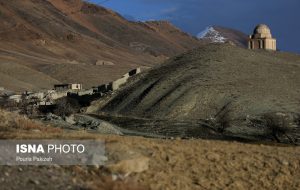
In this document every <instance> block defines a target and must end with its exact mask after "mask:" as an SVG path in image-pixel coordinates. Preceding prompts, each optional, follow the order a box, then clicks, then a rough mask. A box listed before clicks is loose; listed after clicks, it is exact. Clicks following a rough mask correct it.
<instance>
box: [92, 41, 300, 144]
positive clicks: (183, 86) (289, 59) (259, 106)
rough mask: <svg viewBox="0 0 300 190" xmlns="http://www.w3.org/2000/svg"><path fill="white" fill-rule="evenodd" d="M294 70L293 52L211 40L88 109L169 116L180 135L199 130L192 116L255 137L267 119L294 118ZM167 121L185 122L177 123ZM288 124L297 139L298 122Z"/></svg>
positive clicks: (297, 59) (297, 105)
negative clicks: (267, 49)
mask: <svg viewBox="0 0 300 190" xmlns="http://www.w3.org/2000/svg"><path fill="white" fill-rule="evenodd" d="M299 73H300V56H299V55H294V54H289V53H281V52H269V51H252V50H247V49H243V48H239V47H236V46H232V45H230V44H211V45H207V46H205V47H201V48H198V49H195V50H192V51H190V52H187V53H184V54H182V55H180V56H177V57H175V58H173V59H171V60H168V61H167V62H166V63H164V64H162V65H160V66H157V67H155V68H153V69H152V70H150V71H148V72H147V73H144V74H143V75H141V76H139V77H137V78H136V79H134V80H132V81H131V83H130V84H128V85H127V86H125V87H124V88H123V89H122V90H120V91H119V92H118V93H116V94H115V95H113V96H112V97H111V98H107V99H105V100H100V101H99V102H98V103H97V102H95V103H94V105H93V106H92V107H91V108H90V111H91V112H94V113H98V111H100V113H101V112H105V113H110V114H113V115H123V116H127V117H128V116H129V117H139V118H148V119H154V120H169V121H172V122H171V123H173V124H171V128H173V129H174V130H175V131H177V132H180V133H181V134H183V136H185V135H188V134H190V135H192V136H195V135H196V133H199V134H200V133H201V130H202V132H204V131H205V129H204V128H203V129H200V128H199V127H197V126H199V124H197V121H209V122H212V125H210V126H211V127H212V128H214V127H217V129H218V131H219V132H220V131H221V132H223V131H224V130H225V132H227V134H228V135H230V136H232V135H233V136H235V135H238V136H239V137H242V138H250V137H251V136H252V137H253V138H255V139H256V140H257V139H259V138H258V137H259V136H260V135H263V134H264V133H266V131H267V130H270V134H272V132H271V131H272V127H273V125H272V124H271V122H269V120H271V121H272V122H274V123H277V124H274V126H277V125H281V124H278V123H282V122H283V121H281V119H280V118H285V119H284V120H290V121H287V123H290V122H296V123H297V122H298V120H299V119H298V120H297V118H299V115H300V98H299V97H300V96H299V95H300V90H299V84H300V75H299ZM97 106H98V107H97ZM97 109H98V110H97ZM269 115H272V117H273V116H274V117H276V118H277V119H274V118H272V119H267V118H269ZM278 118H279V119H278ZM275 120H279V121H277V122H276V121H275ZM173 121H180V122H179V123H182V122H186V123H187V124H186V126H185V127H181V128H180V127H179V126H180V124H176V122H175V123H174V122H173ZM193 122H195V123H194V124H193ZM156 123H157V122H156ZM153 125H154V126H157V127H156V128H155V127H154V126H153V127H154V128H151V129H152V130H154V131H155V130H156V129H157V130H163V131H165V130H167V129H165V126H166V125H167V124H166V123H165V124H163V125H159V124H156V125H155V124H153ZM282 125H283V124H282ZM159 126H160V127H159ZM293 126H294V125H291V126H289V125H288V124H286V126H285V128H286V127H287V128H289V127H290V129H291V130H292V131H293V132H291V134H293V135H295V138H296V139H300V133H299V132H300V130H299V127H296V128H294V127H293ZM140 128H142V127H140ZM137 129H138V127H137ZM143 130H147V128H143ZM170 130H171V129H170ZM183 131H185V132H183ZM192 131H193V132H192ZM196 131H198V132H196ZM296 131H298V132H296ZM149 132H150V131H149ZM170 132H171V131H168V133H170ZM174 134H175V133H174ZM196 136H197V135H196ZM200 136H201V135H200Z"/></svg>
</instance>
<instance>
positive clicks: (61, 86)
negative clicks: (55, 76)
mask: <svg viewBox="0 0 300 190" xmlns="http://www.w3.org/2000/svg"><path fill="white" fill-rule="evenodd" d="M54 90H56V91H64V90H82V84H56V85H54Z"/></svg>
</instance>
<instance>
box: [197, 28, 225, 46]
mask: <svg viewBox="0 0 300 190" xmlns="http://www.w3.org/2000/svg"><path fill="white" fill-rule="evenodd" d="M197 38H198V39H208V40H211V41H212V42H213V43H225V42H226V40H227V38H225V37H223V36H222V35H221V34H220V32H218V31H216V30H215V29H214V28H213V27H212V26H209V27H207V28H206V29H205V30H204V31H202V32H200V33H199V34H198V35H197Z"/></svg>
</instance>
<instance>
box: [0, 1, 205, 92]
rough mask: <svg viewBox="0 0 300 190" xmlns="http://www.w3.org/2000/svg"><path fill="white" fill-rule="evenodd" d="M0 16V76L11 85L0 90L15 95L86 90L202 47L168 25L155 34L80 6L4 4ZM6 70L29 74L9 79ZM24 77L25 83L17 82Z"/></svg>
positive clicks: (105, 12) (76, 3)
mask: <svg viewBox="0 0 300 190" xmlns="http://www.w3.org/2000/svg"><path fill="white" fill-rule="evenodd" d="M0 13H1V14H0V28H1V30H0V41H1V43H0V68H1V69H0V75H1V76H3V77H5V78H8V77H7V75H9V77H10V78H11V81H12V82H7V81H8V80H5V81H1V82H0V86H4V87H6V88H8V89H11V90H24V89H28V90H35V89H40V88H45V87H46V88H50V87H51V86H52V85H53V84H54V83H57V82H58V81H59V82H80V83H83V84H84V86H85V87H86V88H88V87H91V86H93V85H98V84H101V83H103V82H108V81H111V80H114V79H116V78H118V77H120V76H121V75H122V74H124V73H125V72H127V71H128V70H130V69H132V68H135V67H143V66H145V67H149V66H150V67H151V66H153V65H155V64H156V63H159V62H161V61H163V60H165V59H166V58H168V57H171V56H174V55H176V54H178V53H182V52H184V51H186V50H188V49H192V48H195V47H198V46H200V45H201V44H202V43H201V42H200V41H199V40H197V39H195V38H193V37H191V36H189V35H187V34H185V33H183V32H181V31H180V30H178V29H177V28H175V27H174V26H172V25H171V24H169V23H168V24H164V25H165V26H164V30H163V31H161V30H155V29H153V28H152V27H149V26H148V25H147V24H145V23H135V22H129V21H127V20H126V19H124V18H123V17H121V16H120V15H118V14H117V13H115V12H113V11H111V10H108V9H105V8H103V7H99V6H96V5H93V4H89V3H86V2H83V1H81V0H72V1H65V0H50V1H43V0H24V1H19V0H11V1H4V0H1V1H0ZM166 31H167V32H166ZM174 36H176V37H177V36H180V38H178V39H177V38H175V37H174ZM187 44H188V45H187ZM97 61H104V62H113V63H114V65H102V66H101V65H95V63H96V62H97ZM3 64H5V65H3ZM7 65H12V68H11V69H17V68H16V66H15V65H21V66H22V68H25V71H24V72H23V70H22V69H21V70H19V71H17V73H7V72H5V69H4V70H3V69H2V68H3V67H7ZM29 71H30V72H29ZM35 73H39V77H38V78H35V77H32V75H36V74H35ZM20 77H23V78H26V81H22V82H13V81H16V80H19V79H20ZM23 82H25V83H26V84H24V83H23ZM27 83H29V84H27Z"/></svg>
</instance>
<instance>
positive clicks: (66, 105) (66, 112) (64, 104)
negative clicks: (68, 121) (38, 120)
mask: <svg viewBox="0 0 300 190" xmlns="http://www.w3.org/2000/svg"><path fill="white" fill-rule="evenodd" d="M79 111H80V105H79V103H78V101H77V100H75V99H73V98H68V97H67V98H61V99H58V100H57V101H56V108H55V110H54V114H56V115H58V116H61V117H67V116H70V115H71V114H74V113H78V112H79Z"/></svg>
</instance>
